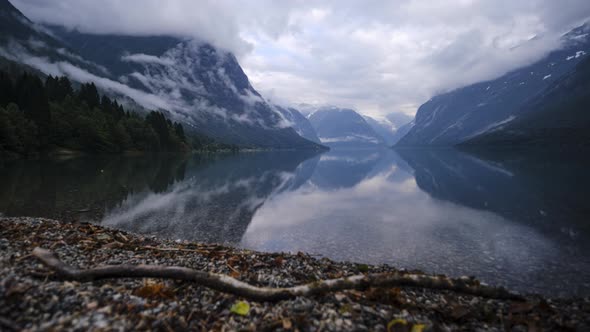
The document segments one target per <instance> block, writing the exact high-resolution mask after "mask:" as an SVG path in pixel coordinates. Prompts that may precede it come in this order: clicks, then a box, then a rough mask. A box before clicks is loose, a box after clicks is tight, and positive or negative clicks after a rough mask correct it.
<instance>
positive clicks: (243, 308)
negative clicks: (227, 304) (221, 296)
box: [229, 301, 250, 316]
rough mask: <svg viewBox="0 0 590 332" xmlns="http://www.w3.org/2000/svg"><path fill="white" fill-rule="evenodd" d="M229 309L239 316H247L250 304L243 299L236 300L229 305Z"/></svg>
mask: <svg viewBox="0 0 590 332" xmlns="http://www.w3.org/2000/svg"><path fill="white" fill-rule="evenodd" d="M229 311H231V312H233V313H234V314H237V315H240V316H247V315H248V313H249V312H250V305H249V304H248V303H247V302H244V301H237V302H236V303H234V305H232V306H231V308H230V309H229Z"/></svg>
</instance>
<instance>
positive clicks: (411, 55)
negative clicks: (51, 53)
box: [13, 0, 590, 117]
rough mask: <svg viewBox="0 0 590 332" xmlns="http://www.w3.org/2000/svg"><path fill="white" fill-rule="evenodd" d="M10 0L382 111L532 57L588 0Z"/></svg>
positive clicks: (268, 83)
mask: <svg viewBox="0 0 590 332" xmlns="http://www.w3.org/2000/svg"><path fill="white" fill-rule="evenodd" d="M13 2H14V4H15V5H16V6H17V7H18V8H19V9H21V10H22V11H23V12H24V13H25V14H26V15H28V16H29V17H30V18H31V19H33V20H35V21H40V22H45V23H52V24H60V25H65V26H68V27H70V28H77V29H80V30H81V31H85V32H91V33H122V34H131V35H165V34H171V35H177V36H184V37H190V38H196V39H198V40H204V41H207V42H210V43H212V44H213V45H215V46H217V47H220V48H222V49H225V50H230V51H232V52H233V53H234V54H236V55H237V56H238V58H239V59H240V62H241V64H242V66H243V67H244V69H245V71H246V73H247V74H248V76H249V77H250V79H251V81H252V82H253V85H254V86H255V87H256V88H257V89H258V90H260V91H261V92H262V93H263V95H271V96H273V98H274V96H276V97H277V98H280V99H284V100H289V101H291V102H292V103H294V104H298V103H307V104H333V105H338V106H341V107H350V108H355V109H357V110H359V111H360V112H362V113H365V114H368V115H373V116H381V117H383V116H385V115H386V114H388V113H391V112H403V113H406V114H413V113H414V112H415V110H416V109H417V107H418V106H419V105H420V104H422V103H423V102H425V101H426V100H428V99H429V98H431V97H432V96H433V95H435V94H438V93H441V92H445V91H448V90H451V89H454V88H457V87H461V86H464V85H467V84H470V83H474V82H477V81H481V80H486V79H492V78H495V77H497V76H499V75H501V74H503V73H505V72H507V71H510V70H512V69H515V68H517V67H519V66H522V65H526V64H529V63H531V62H533V61H535V60H537V59H539V58H540V57H542V56H543V55H544V54H546V53H547V52H549V51H551V50H553V49H555V48H557V47H559V46H560V43H559V38H560V36H561V34H563V33H564V32H566V31H568V30H569V29H571V28H572V27H574V26H575V25H577V24H580V23H582V22H584V21H585V20H587V19H588V18H589V17H590V2H589V1H587V0H564V1H553V0H532V1H512V0H497V1H492V0H470V1H465V0H449V1H444V2H432V1H411V0H397V1H386V0H370V1H362V2H359V1H353V0H338V1H336V0H327V1H322V2H321V3H320V2H311V1H305V2H304V1H297V0H293V1H272V0H260V1H251V2H250V1H238V0H219V1H192V0H170V1H166V2H162V1H159V0H128V1H118V0H103V1H100V2H98V1H94V0H52V1H44V0H13ZM134 60H137V61H140V60H155V59H148V58H146V57H136V58H135V59H134Z"/></svg>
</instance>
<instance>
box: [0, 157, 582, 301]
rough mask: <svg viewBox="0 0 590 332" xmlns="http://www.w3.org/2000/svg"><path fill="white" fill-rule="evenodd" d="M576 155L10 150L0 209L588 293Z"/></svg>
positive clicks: (521, 287) (0, 178)
mask: <svg viewBox="0 0 590 332" xmlns="http://www.w3.org/2000/svg"><path fill="white" fill-rule="evenodd" d="M579 155H580V154H574V153H563V152H557V153H549V152H527V153H524V152H522V151H515V152H493V153H492V152H486V153H483V152H477V153H473V152H470V153H466V152H459V151H456V150H451V149H449V150H443V149H441V150H397V151H393V150H387V149H384V150H361V151H331V152H327V153H324V154H316V153H314V152H264V153H262V152H261V153H240V154H228V155H214V156H202V155H195V156H190V157H172V156H167V157H156V156H147V157H145V156H144V157H102V158H77V159H70V160H51V161H43V162H39V161H16V162H10V163H5V164H4V165H2V166H0V213H2V214H3V215H5V216H23V215H29V216H43V217H51V218H58V219H62V220H67V221H76V220H83V221H93V222H97V223H100V224H102V225H107V226H110V227H115V228H120V229H124V230H129V231H133V232H138V233H143V234H151V235H157V236H161V237H167V238H172V239H183V240H195V241H205V242H216V243H224V244H230V245H235V246H240V247H244V248H250V249H255V250H262V251H289V252H297V251H303V252H307V253H310V254H313V255H318V256H325V257H329V258H332V259H335V260H348V261H355V262H359V263H371V264H389V265H393V266H396V267H399V268H407V269H420V270H424V271H427V272H436V273H445V274H449V275H452V276H461V275H473V276H476V277H478V278H479V279H481V280H483V281H485V282H488V283H490V284H494V285H504V286H507V287H509V288H511V289H514V290H517V291H526V292H536V293H542V294H547V295H554V296H572V295H590V220H589V219H590V204H589V202H588V199H589V198H590V173H589V172H588V170H589V169H590V168H589V166H590V161H588V160H585V159H582V158H580V157H579Z"/></svg>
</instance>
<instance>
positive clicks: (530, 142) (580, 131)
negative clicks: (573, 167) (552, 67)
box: [463, 57, 590, 147]
mask: <svg viewBox="0 0 590 332" xmlns="http://www.w3.org/2000/svg"><path fill="white" fill-rule="evenodd" d="M588 110H590V57H586V58H585V59H584V60H583V61H582V62H580V63H579V64H578V65H577V66H576V68H575V69H574V70H573V71H572V72H570V73H568V74H567V75H565V76H564V77H562V78H561V79H560V80H558V81H556V82H555V83H554V84H552V85H551V86H550V87H549V88H548V89H546V90H545V91H543V93H542V94H541V95H539V96H538V97H537V98H535V99H533V100H532V101H531V102H530V103H528V104H527V105H525V106H524V107H523V110H522V112H521V114H520V115H519V117H518V118H517V119H514V120H513V121H511V122H509V123H507V124H504V125H501V126H497V127H496V128H493V129H491V130H489V131H486V132H485V133H483V134H481V135H478V136H475V137H473V138H471V139H469V140H468V141H466V142H464V143H463V144H465V145H469V146H473V145H477V146H480V145H492V146H510V147H513V146H515V145H526V146H543V147H548V146H569V147H572V146H586V147H587V146H590V112H588Z"/></svg>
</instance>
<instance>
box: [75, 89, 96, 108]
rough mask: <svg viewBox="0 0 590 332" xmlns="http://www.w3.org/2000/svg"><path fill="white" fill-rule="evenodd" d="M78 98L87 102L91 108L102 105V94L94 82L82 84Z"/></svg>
mask: <svg viewBox="0 0 590 332" xmlns="http://www.w3.org/2000/svg"><path fill="white" fill-rule="evenodd" d="M78 98H79V99H80V101H83V102H86V104H87V105H88V107H89V108H90V109H94V108H95V107H99V106H100V96H99V94H98V90H97V89H96V85H94V83H86V84H82V85H81V86H80V91H79V92H78Z"/></svg>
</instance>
